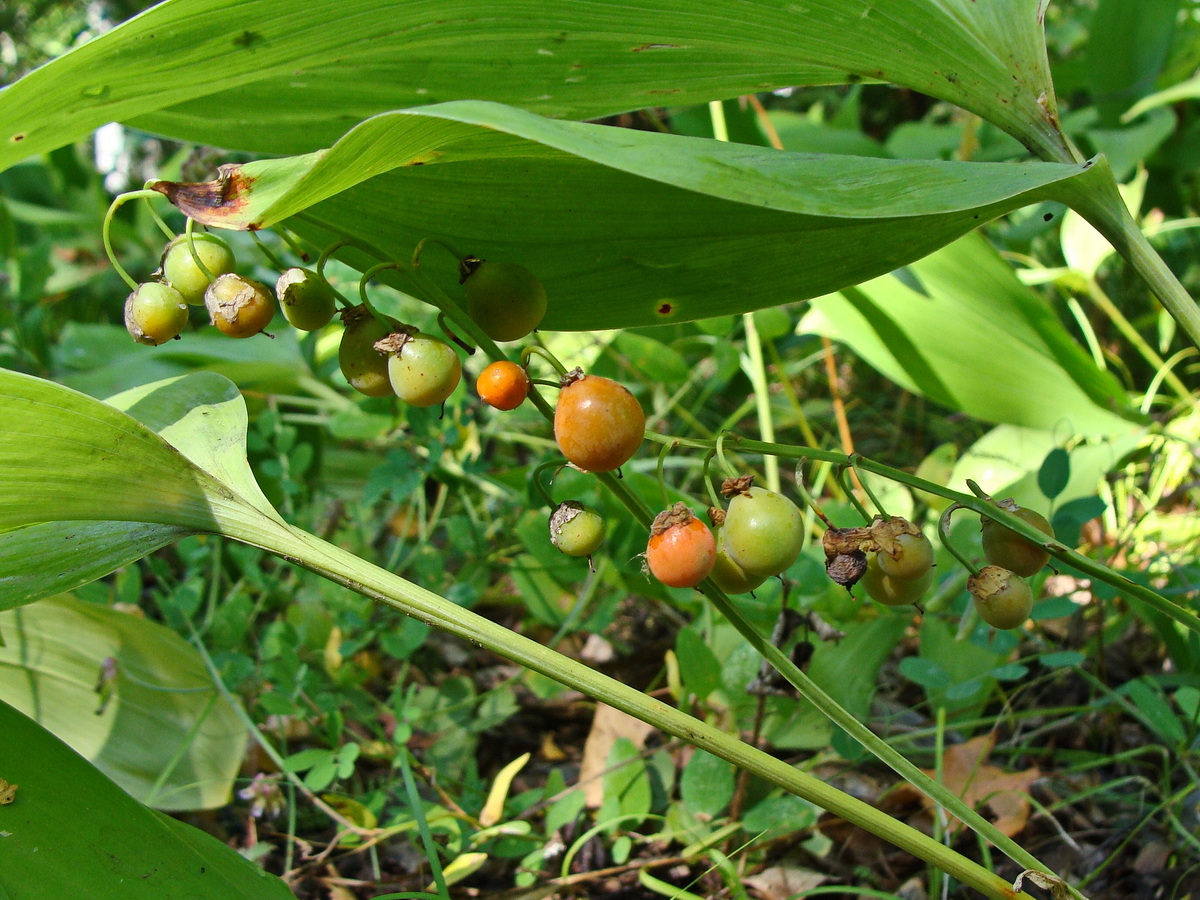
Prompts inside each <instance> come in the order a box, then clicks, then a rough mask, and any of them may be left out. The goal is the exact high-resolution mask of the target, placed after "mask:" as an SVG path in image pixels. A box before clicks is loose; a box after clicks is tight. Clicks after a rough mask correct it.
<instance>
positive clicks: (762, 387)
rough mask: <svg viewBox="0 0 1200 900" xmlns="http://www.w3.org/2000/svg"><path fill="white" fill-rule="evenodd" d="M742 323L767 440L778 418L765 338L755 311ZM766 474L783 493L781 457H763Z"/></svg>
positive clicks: (771, 440) (760, 429)
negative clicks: (769, 382) (773, 405)
mask: <svg viewBox="0 0 1200 900" xmlns="http://www.w3.org/2000/svg"><path fill="white" fill-rule="evenodd" d="M742 327H743V328H744V329H745V332H746V364H745V365H744V366H743V367H742V368H743V371H745V373H746V375H747V376H748V377H749V378H750V384H751V386H752V387H753V388H754V412H755V415H756V416H757V417H758V433H759V434H761V435H762V439H763V440H764V441H766V442H767V443H774V441H775V420H774V419H773V418H772V417H771V392H770V388H769V386H768V385H767V367H766V365H765V364H764V363H763V352H762V341H760V340H759V337H758V328H757V327H755V324H754V313H745V314H743V315H742ZM763 474H764V475H765V476H766V481H767V489H768V490H771V491H774V492H775V493H777V494H778V493H779V459H778V458H777V457H774V456H767V457H764V458H763Z"/></svg>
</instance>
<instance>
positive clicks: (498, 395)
mask: <svg viewBox="0 0 1200 900" xmlns="http://www.w3.org/2000/svg"><path fill="white" fill-rule="evenodd" d="M529 383H530V382H529V373H528V372H526V371H525V370H524V369H523V368H521V367H520V366H518V365H517V364H516V363H515V362H509V361H508V360H506V359H502V360H500V361H498V362H494V363H492V364H491V365H489V366H488V367H487V368H485V369H484V370H483V371H482V372H480V373H479V378H477V379H476V380H475V391H476V392H477V393H478V394H479V399H481V400H482V401H483V402H484V403H486V404H487V405H488V406H491V407H493V408H495V409H503V410H509V409H516V408H517V407H518V406H520V405H521V404H522V403H524V402H525V398H526V397H528V396H529Z"/></svg>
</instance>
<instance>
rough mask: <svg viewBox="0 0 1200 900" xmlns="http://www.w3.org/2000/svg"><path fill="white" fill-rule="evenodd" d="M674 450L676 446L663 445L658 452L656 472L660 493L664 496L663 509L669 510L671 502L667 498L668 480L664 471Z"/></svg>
mask: <svg viewBox="0 0 1200 900" xmlns="http://www.w3.org/2000/svg"><path fill="white" fill-rule="evenodd" d="M674 449H675V445H674V444H663V445H662V449H660V450H659V451H658V465H657V467H656V468H655V471H654V474H655V476H656V477H657V478H658V492H659V494H660V495H661V496H662V505H663V509H667V508H668V507H670V505H671V500H670V498H668V497H667V479H666V478H665V477H664V470H665V468H666V463H667V456H668V455H669V454H670V452H671V451H672V450H674Z"/></svg>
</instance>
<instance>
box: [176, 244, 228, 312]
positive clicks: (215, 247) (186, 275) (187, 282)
mask: <svg viewBox="0 0 1200 900" xmlns="http://www.w3.org/2000/svg"><path fill="white" fill-rule="evenodd" d="M192 239H193V241H194V242H195V245H196V255H197V256H199V257H200V260H201V261H202V262H203V263H204V265H205V266H207V267H208V271H210V272H211V273H212V276H213V278H216V277H217V276H219V275H224V274H226V273H228V272H232V271H233V270H234V268H235V266H236V264H237V260H235V259H234V256H233V251H232V250H230V249H229V245H228V244H226V243H225V242H224V241H223V240H221V239H220V238H219V237H217V236H216V235H215V234H193V235H192ZM159 268H160V269H161V271H162V277H163V279H164V280H165V281H166V282H167V283H168V284H169V285H171V287H173V288H175V290H177V291H179V293H180V294H181V295H182V296H183V299H184V301H185V302H187V303H190V304H192V305H199V304H201V303H203V302H204V292H205V291H207V290H208V278H207V277H206V276H205V274H204V273H203V272H202V271H201V270H200V267H199V266H197V265H196V260H195V259H194V258H193V257H192V252H191V249H190V248H189V247H188V240H187V235H180V236H179V237H177V238H175V239H174V240H173V241H171V243H169V244H167V248H166V249H165V250H164V251H163V255H162V261H161V263H160V264H159Z"/></svg>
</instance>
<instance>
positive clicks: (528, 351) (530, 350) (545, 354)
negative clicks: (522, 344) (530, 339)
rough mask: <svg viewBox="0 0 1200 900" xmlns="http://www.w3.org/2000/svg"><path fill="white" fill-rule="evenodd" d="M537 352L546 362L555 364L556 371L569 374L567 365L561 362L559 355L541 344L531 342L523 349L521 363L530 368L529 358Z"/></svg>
mask: <svg viewBox="0 0 1200 900" xmlns="http://www.w3.org/2000/svg"><path fill="white" fill-rule="evenodd" d="M535 354H536V355H538V356H540V357H541V358H542V359H544V360H546V362H548V363H550V365H552V366H554V371H556V372H557V373H558V374H559V375H560V376H561V375H566V374H567V367H566V366H564V365H563V364H562V363H561V362H559V360H558V357H557V356H555V355H554V354H553V353H551V352H550V351H549V350H547V349H546V348H545V347H543V346H541V345H540V344H530V345H529V346H528V347H526V348H524V349H523V350H522V351H521V365H522V366H524V367H525V368H526V369H528V368H529V358H530V357H531V356H533V355H535Z"/></svg>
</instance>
